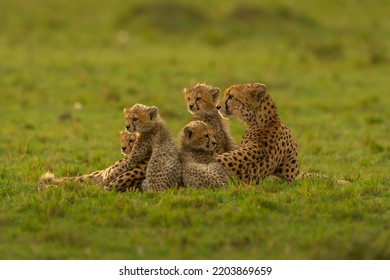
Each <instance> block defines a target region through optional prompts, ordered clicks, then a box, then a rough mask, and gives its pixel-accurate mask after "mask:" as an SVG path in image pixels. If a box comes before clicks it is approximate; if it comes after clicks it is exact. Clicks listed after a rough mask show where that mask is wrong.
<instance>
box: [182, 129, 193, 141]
mask: <svg viewBox="0 0 390 280" xmlns="http://www.w3.org/2000/svg"><path fill="white" fill-rule="evenodd" d="M183 132H184V135H185V136H186V138H188V139H191V137H192V130H191V128H190V127H188V126H186V127H185V128H184V129H183Z"/></svg>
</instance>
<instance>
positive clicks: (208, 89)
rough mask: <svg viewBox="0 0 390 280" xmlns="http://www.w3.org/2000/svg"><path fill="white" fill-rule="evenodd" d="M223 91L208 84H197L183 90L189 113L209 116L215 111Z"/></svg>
mask: <svg viewBox="0 0 390 280" xmlns="http://www.w3.org/2000/svg"><path fill="white" fill-rule="evenodd" d="M220 92H221V90H220V89H219V88H216V87H212V86H209V85H206V84H196V85H195V86H193V87H190V88H185V89H184V90H183V93H184V98H185V101H186V104H187V109H188V111H189V112H190V113H191V114H193V115H195V114H208V113H211V112H216V111H215V105H216V103H217V100H218V96H219V94H220Z"/></svg>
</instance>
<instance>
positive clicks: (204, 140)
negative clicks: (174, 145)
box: [181, 121, 217, 152]
mask: <svg viewBox="0 0 390 280" xmlns="http://www.w3.org/2000/svg"><path fill="white" fill-rule="evenodd" d="M216 145H217V141H216V139H215V134H214V130H213V129H212V128H211V127H210V126H209V125H207V124H206V123H205V122H202V121H192V122H190V123H189V124H188V125H186V126H185V127H184V128H183V132H182V135H181V146H182V148H183V149H192V150H197V151H204V152H213V151H214V149H215V147H216Z"/></svg>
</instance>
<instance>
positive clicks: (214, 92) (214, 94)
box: [211, 87, 221, 102]
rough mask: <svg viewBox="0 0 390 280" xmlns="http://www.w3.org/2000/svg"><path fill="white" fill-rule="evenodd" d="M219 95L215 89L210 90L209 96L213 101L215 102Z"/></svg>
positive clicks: (219, 91)
mask: <svg viewBox="0 0 390 280" xmlns="http://www.w3.org/2000/svg"><path fill="white" fill-rule="evenodd" d="M220 93H221V90H220V89H219V88H217V87H215V88H212V90H211V96H212V97H213V101H214V102H215V101H217V99H218V97H219V94H220Z"/></svg>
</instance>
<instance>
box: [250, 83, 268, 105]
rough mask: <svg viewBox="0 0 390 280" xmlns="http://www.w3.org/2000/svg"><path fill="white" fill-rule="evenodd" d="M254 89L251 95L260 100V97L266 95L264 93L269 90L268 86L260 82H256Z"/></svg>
mask: <svg viewBox="0 0 390 280" xmlns="http://www.w3.org/2000/svg"><path fill="white" fill-rule="evenodd" d="M253 85H254V89H253V91H251V93H250V94H251V96H252V97H253V98H254V99H255V100H256V101H260V99H261V98H262V97H263V96H264V94H265V93H266V92H267V86H266V85H264V84H260V83H255V84H253Z"/></svg>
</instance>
